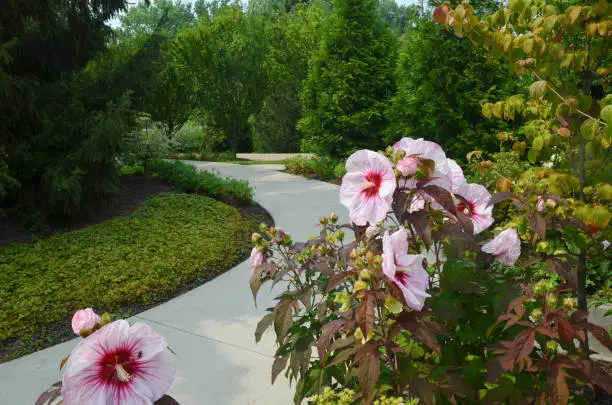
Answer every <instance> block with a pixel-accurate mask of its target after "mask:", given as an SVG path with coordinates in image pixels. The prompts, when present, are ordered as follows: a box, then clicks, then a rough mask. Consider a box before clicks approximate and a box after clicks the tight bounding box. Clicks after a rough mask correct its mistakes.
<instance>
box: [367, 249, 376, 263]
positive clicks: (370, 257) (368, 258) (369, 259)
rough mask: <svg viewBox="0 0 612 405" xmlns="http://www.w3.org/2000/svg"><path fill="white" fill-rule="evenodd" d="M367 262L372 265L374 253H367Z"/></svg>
mask: <svg viewBox="0 0 612 405" xmlns="http://www.w3.org/2000/svg"><path fill="white" fill-rule="evenodd" d="M366 260H367V261H368V263H372V261H373V260H374V252H372V251H371V250H369V251H368V253H366Z"/></svg>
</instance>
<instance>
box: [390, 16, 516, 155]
mask: <svg viewBox="0 0 612 405" xmlns="http://www.w3.org/2000/svg"><path fill="white" fill-rule="evenodd" d="M427 18H429V17H427ZM507 71H508V67H507V64H504V63H501V62H500V61H498V60H495V59H492V58H490V57H488V56H487V55H486V54H485V53H484V51H483V50H481V49H477V48H475V47H473V46H472V45H471V44H470V43H469V42H468V41H461V40H460V39H458V38H455V37H454V36H453V35H452V34H449V33H447V32H446V31H445V30H444V28H443V27H440V26H439V25H437V24H435V23H433V22H432V21H429V20H420V21H418V23H417V27H416V28H415V29H413V30H412V31H410V32H409V33H408V34H407V36H406V38H405V41H404V44H403V47H402V50H401V52H400V56H399V59H398V64H397V70H396V82H397V93H396V95H395V96H394V97H393V98H392V100H391V103H390V106H389V108H388V110H387V118H388V119H389V122H390V125H389V127H388V129H387V131H386V139H387V142H388V143H392V142H395V141H397V140H398V139H399V138H401V137H404V136H407V137H411V138H425V139H428V140H432V141H435V142H437V143H439V144H441V145H442V146H443V148H444V150H445V151H447V153H448V154H449V155H450V156H452V157H453V158H456V159H464V158H465V156H466V154H467V153H468V152H470V151H472V150H476V149H477V150H483V151H489V152H495V151H498V150H499V141H498V140H497V138H496V137H495V135H496V134H497V133H498V132H501V131H503V130H504V129H505V128H506V126H505V124H503V123H500V122H495V121H491V120H486V119H485V117H484V116H483V115H482V112H481V106H480V103H481V102H482V101H483V100H488V101H498V100H501V99H504V98H505V97H507V96H509V95H511V94H514V93H515V92H516V91H518V87H519V86H517V84H516V81H512V80H510V78H509V77H508V75H507Z"/></svg>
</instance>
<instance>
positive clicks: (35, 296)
mask: <svg viewBox="0 0 612 405" xmlns="http://www.w3.org/2000/svg"><path fill="white" fill-rule="evenodd" d="M254 228H255V224H253V223H252V222H250V221H249V220H248V219H247V218H245V217H244V216H243V215H242V214H241V212H240V211H239V210H238V209H236V208H234V207H231V206H228V205H225V204H223V203H220V202H218V201H216V200H213V199H211V198H208V197H204V196H200V195H185V194H174V193H162V194H158V195H157V196H155V197H152V198H150V199H149V200H147V201H146V202H145V203H143V204H142V205H141V206H140V207H139V208H138V209H137V210H136V211H134V212H133V213H132V214H131V215H129V216H126V217H118V218H115V219H112V220H109V221H106V222H104V223H101V224H98V225H93V226H90V227H88V228H84V229H81V230H78V231H73V232H66V233H60V234H56V235H54V236H53V237H51V238H50V239H47V240H43V241H39V242H36V243H33V244H27V245H14V246H11V247H6V248H0V349H1V350H0V361H3V360H8V359H10V358H12V357H17V356H19V355H21V354H25V353H24V351H25V352H27V351H32V348H33V346H38V347H40V346H41V345H48V344H51V343H57V342H50V341H47V340H48V339H49V336H51V335H53V333H54V331H55V330H57V325H58V323H60V324H62V325H65V326H64V328H69V327H70V318H71V316H72V314H73V313H74V311H75V310H78V309H81V308H84V307H92V308H94V309H95V310H96V311H98V312H99V313H101V312H103V311H109V312H115V313H125V312H128V311H130V309H133V308H144V307H146V306H150V305H152V304H154V303H157V302H160V301H164V300H166V299H168V298H169V297H171V296H172V295H173V294H176V292H177V291H179V290H180V288H181V287H183V286H185V285H189V284H190V283H194V282H197V281H199V280H200V281H201V280H203V279H205V280H208V279H210V278H212V277H214V276H215V275H217V274H219V273H220V272H222V271H225V270H227V269H229V268H231V267H232V266H233V265H235V264H236V263H238V262H239V261H240V260H241V259H243V258H244V257H245V255H248V251H249V250H250V234H251V232H252V231H253V230H254ZM68 337H69V336H68ZM20 351H21V352H20Z"/></svg>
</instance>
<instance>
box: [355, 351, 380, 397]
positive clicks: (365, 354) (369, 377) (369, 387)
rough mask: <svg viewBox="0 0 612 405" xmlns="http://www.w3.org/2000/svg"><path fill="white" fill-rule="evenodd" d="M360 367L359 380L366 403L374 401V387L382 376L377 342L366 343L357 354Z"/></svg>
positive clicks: (358, 371) (356, 357) (356, 359)
mask: <svg viewBox="0 0 612 405" xmlns="http://www.w3.org/2000/svg"><path fill="white" fill-rule="evenodd" d="M355 361H356V362H357V364H358V366H359V368H358V369H357V380H358V381H359V386H360V388H361V391H362V393H363V394H364V404H366V405H367V404H370V403H372V399H373V398H374V387H375V386H376V383H377V382H378V378H379V376H380V353H379V351H378V347H377V346H376V345H375V344H367V345H364V346H363V347H362V348H361V350H359V352H357V355H356V356H355Z"/></svg>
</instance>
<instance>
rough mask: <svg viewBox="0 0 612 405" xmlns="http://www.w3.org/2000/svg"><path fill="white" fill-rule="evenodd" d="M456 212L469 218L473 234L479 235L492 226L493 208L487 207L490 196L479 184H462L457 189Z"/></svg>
mask: <svg viewBox="0 0 612 405" xmlns="http://www.w3.org/2000/svg"><path fill="white" fill-rule="evenodd" d="M455 194H456V195H459V196H461V197H463V198H464V199H465V201H466V202H467V204H466V202H464V201H463V200H461V199H459V198H458V199H457V210H458V211H461V212H463V213H465V214H467V215H469V216H470V218H471V219H472V224H473V225H474V234H477V233H480V232H482V231H484V230H485V229H487V228H488V227H490V226H491V225H493V207H492V206H488V204H489V200H490V199H491V194H490V193H489V192H488V191H487V189H486V188H485V187H484V186H481V185H480V184H469V183H463V184H461V185H460V186H459V187H457V191H456V192H455Z"/></svg>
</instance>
